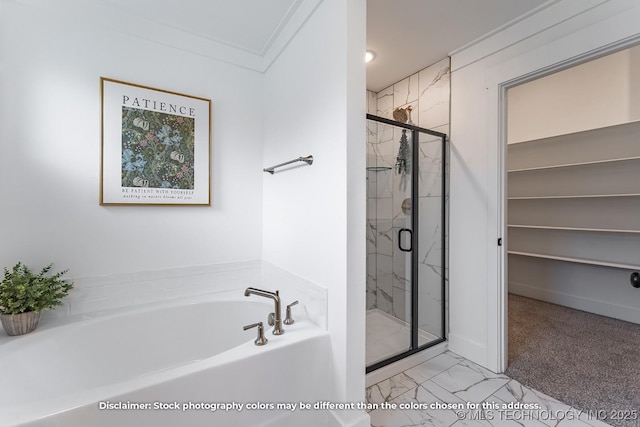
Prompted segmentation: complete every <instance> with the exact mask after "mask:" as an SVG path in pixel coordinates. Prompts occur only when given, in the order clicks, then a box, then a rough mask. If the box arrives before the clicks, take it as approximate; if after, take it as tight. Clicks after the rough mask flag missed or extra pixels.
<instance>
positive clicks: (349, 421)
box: [327, 410, 371, 427]
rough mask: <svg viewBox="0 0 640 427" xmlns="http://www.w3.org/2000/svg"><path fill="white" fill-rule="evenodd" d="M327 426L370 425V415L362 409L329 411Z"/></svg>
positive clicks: (356, 426)
mask: <svg viewBox="0 0 640 427" xmlns="http://www.w3.org/2000/svg"><path fill="white" fill-rule="evenodd" d="M329 413H330V414H331V416H330V417H329V422H328V423H327V426H329V427H371V417H370V416H369V414H368V413H367V412H365V411H363V410H357V411H355V410H344V411H329Z"/></svg>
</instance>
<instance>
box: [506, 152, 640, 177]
mask: <svg viewBox="0 0 640 427" xmlns="http://www.w3.org/2000/svg"><path fill="white" fill-rule="evenodd" d="M634 160H640V156H634V157H624V158H618V159H605V160H593V161H590V162H578V163H567V164H563V165H549V166H537V167H531V168H522V169H512V170H508V171H507V173H517V172H531V171H539V170H547V169H559V168H570V167H575V166H590V165H598V164H607V163H616V162H626V161H634Z"/></svg>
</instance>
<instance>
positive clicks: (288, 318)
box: [284, 301, 298, 325]
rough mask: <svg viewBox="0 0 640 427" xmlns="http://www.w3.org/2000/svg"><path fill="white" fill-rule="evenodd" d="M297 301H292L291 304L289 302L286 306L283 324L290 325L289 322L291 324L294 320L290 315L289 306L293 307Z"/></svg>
mask: <svg viewBox="0 0 640 427" xmlns="http://www.w3.org/2000/svg"><path fill="white" fill-rule="evenodd" d="M297 303H298V301H294V302H292V303H291V304H289V305H288V306H287V317H286V318H285V319H284V324H285V325H291V324H293V322H295V320H293V317H291V307H293V306H294V305H296V304H297Z"/></svg>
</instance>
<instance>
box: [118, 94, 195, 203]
mask: <svg viewBox="0 0 640 427" xmlns="http://www.w3.org/2000/svg"><path fill="white" fill-rule="evenodd" d="M194 123H195V120H194V119H193V118H189V117H183V116H178V115H174V114H166V113H161V112H157V111H148V110H142V109H138V108H131V107H122V187H149V188H174V189H183V190H193V188H194V167H193V165H194V147H195V145H194Z"/></svg>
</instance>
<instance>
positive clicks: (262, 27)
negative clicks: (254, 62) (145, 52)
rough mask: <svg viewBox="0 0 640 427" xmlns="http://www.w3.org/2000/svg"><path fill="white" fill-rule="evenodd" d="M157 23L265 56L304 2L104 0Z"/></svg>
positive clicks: (268, 0) (261, 0) (259, 0)
mask: <svg viewBox="0 0 640 427" xmlns="http://www.w3.org/2000/svg"><path fill="white" fill-rule="evenodd" d="M102 1H103V2H104V3H105V4H108V5H110V6H112V7H114V8H116V9H119V10H121V11H124V12H126V13H128V14H130V15H134V16H136V17H138V18H142V19H145V20H147V21H151V22H154V23H157V24H162V25H164V26H167V27H170V28H172V29H174V30H179V31H182V32H184V33H190V34H193V35H197V36H200V37H202V38H204V39H207V40H210V41H215V42H218V43H222V44H225V45H228V46H231V47H234V48H236V49H240V50H244V51H247V52H251V53H255V54H259V55H264V54H265V53H266V51H267V50H268V49H269V47H270V46H271V44H272V43H273V41H274V40H275V38H276V37H277V36H278V34H279V33H280V32H281V31H282V30H283V29H284V28H285V26H286V25H287V24H288V23H289V21H290V20H291V17H292V16H293V14H294V13H295V12H296V10H297V9H298V7H299V6H300V4H301V3H303V0H231V1H230V0H180V1H176V0H135V1H131V0H102Z"/></svg>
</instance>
